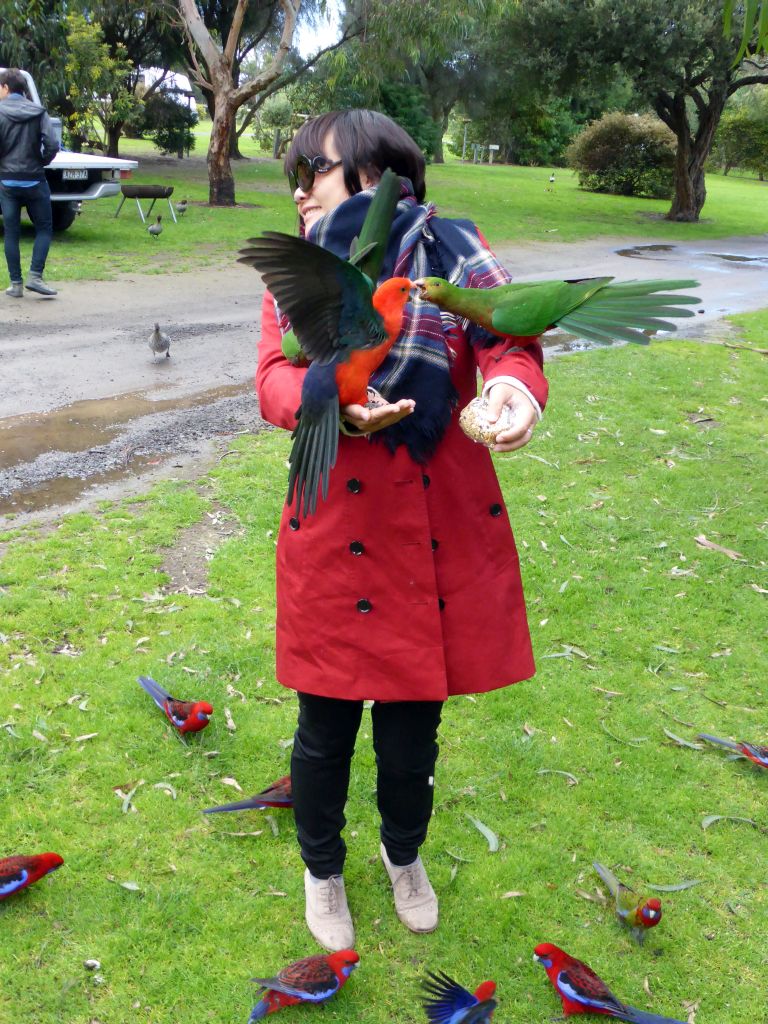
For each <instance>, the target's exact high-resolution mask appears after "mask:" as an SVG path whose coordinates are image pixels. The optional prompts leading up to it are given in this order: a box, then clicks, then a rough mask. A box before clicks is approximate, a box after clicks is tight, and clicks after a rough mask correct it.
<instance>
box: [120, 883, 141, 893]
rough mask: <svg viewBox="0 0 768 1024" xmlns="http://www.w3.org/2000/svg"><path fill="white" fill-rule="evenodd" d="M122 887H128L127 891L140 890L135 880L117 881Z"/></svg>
mask: <svg viewBox="0 0 768 1024" xmlns="http://www.w3.org/2000/svg"><path fill="white" fill-rule="evenodd" d="M118 884H119V885H120V886H122V888H123V889H128V891H129V892H141V887H140V886H139V885H137V884H136V882H119V883H118Z"/></svg>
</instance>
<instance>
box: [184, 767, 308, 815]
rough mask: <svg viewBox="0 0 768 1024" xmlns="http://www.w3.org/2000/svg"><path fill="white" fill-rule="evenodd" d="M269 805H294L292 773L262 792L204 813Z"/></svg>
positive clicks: (217, 812)
mask: <svg viewBox="0 0 768 1024" xmlns="http://www.w3.org/2000/svg"><path fill="white" fill-rule="evenodd" d="M267 807H293V791H292V788H291V777H290V775H284V776H283V777H282V778H280V779H278V780H277V781H276V782H273V783H272V785H271V786H268V787H267V788H266V789H264V790H262V792H261V793H256V794H255V795H254V796H249V797H247V798H246V799H245V800H237V801H236V802H235V803H232V804H220V805H219V806H218V807H208V808H206V809H205V810H204V811H203V814H219V813H220V812H221V811H263V810H265V809H266V808H267Z"/></svg>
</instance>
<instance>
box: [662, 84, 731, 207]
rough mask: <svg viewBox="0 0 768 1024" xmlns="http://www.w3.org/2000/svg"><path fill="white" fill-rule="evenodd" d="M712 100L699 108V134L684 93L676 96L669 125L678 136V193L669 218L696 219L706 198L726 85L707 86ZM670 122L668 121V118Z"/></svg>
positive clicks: (676, 186) (676, 189)
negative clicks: (707, 172)
mask: <svg viewBox="0 0 768 1024" xmlns="http://www.w3.org/2000/svg"><path fill="white" fill-rule="evenodd" d="M707 98H708V100H709V103H708V105H707V106H706V108H705V109H702V110H699V111H698V126H697V128H696V134H695V135H694V134H693V132H692V131H691V126H690V124H689V121H688V112H687V109H686V104H685V96H684V95H682V94H678V95H676V96H675V97H674V103H673V112H672V119H673V122H674V123H673V124H671V125H670V127H671V128H672V129H673V131H674V132H675V135H676V136H677V152H676V154H675V196H674V198H673V200H672V206H671V207H670V208H669V212H668V213H667V216H666V220H676V221H689V222H696V221H698V219H699V215H700V214H701V210H702V207H703V206H704V202H705V200H706V198H707V189H706V184H705V180H704V164H705V163H706V160H707V157H708V156H709V153H710V151H711V149H712V145H713V143H714V140H715V130H716V128H717V126H718V124H719V122H720V117H721V116H722V113H723V107H724V106H725V101H726V98H727V89H726V86H725V85H723V88H722V89H720V90H718V89H716V88H715V87H714V86H713V87H712V88H710V89H709V90H708V96H707ZM668 123H669V122H668Z"/></svg>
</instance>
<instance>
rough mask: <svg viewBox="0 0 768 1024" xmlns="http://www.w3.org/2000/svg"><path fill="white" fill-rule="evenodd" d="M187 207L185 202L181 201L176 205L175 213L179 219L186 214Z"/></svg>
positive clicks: (184, 200)
mask: <svg viewBox="0 0 768 1024" xmlns="http://www.w3.org/2000/svg"><path fill="white" fill-rule="evenodd" d="M187 206H188V203H187V200H186V199H182V200H181V201H180V202H178V203H176V213H178V215H179V216H180V217H183V216H184V214H185V213H186V212H187Z"/></svg>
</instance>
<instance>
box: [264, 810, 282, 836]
mask: <svg viewBox="0 0 768 1024" xmlns="http://www.w3.org/2000/svg"><path fill="white" fill-rule="evenodd" d="M264 820H265V821H266V822H267V824H268V825H269V827H270V828H271V829H272V835H273V836H274V837H275V838H277V837H278V836H279V835H280V827H279V826H278V824H277V819H276V818H275V816H274V815H273V814H265V815H264Z"/></svg>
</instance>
